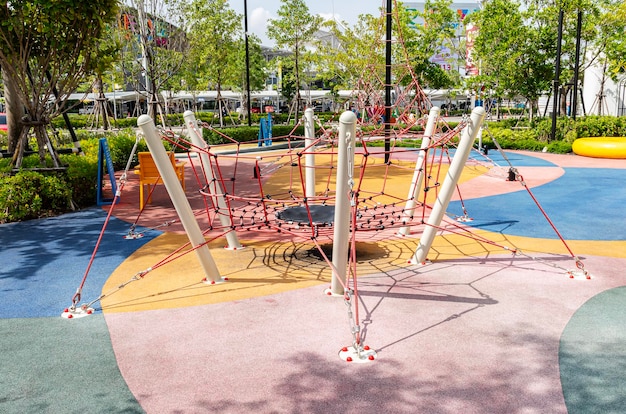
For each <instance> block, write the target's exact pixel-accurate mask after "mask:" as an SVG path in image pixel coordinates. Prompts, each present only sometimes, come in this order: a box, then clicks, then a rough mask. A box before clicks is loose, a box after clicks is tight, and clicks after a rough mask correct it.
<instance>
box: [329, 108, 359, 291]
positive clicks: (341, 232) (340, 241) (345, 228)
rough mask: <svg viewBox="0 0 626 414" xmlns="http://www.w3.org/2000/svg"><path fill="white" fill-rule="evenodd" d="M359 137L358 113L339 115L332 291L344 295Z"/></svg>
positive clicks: (349, 112)
mask: <svg viewBox="0 0 626 414" xmlns="http://www.w3.org/2000/svg"><path fill="white" fill-rule="evenodd" d="M355 137H356V115H355V114H354V113H353V112H352V111H346V112H344V113H343V114H341V116H340V117H339V137H338V141H339V142H338V146H339V149H338V154H337V189H336V191H337V193H336V198H335V221H334V229H333V258H332V263H333V268H334V269H335V271H334V272H333V277H332V280H331V285H330V289H331V293H332V294H333V295H343V293H344V289H343V286H344V285H345V284H346V280H347V278H346V270H347V262H348V242H349V234H350V195H349V192H350V191H351V190H352V186H353V185H354V180H353V178H352V174H353V173H354V142H355Z"/></svg>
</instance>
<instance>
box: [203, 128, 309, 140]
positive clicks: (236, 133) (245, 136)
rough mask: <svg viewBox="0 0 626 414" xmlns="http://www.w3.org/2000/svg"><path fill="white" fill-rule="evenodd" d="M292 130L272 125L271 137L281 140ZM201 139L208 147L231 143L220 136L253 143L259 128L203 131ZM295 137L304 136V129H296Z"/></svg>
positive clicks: (257, 135) (257, 137) (257, 136)
mask: <svg viewBox="0 0 626 414" xmlns="http://www.w3.org/2000/svg"><path fill="white" fill-rule="evenodd" d="M292 130H293V127H292V126H289V125H273V127H272V137H274V139H281V137H286V136H288V135H289V134H290V133H291V131H292ZM202 134H203V138H204V140H205V141H206V142H208V143H209V144H210V145H219V144H228V143H231V142H232V141H230V140H229V139H227V138H225V137H224V136H222V135H221V134H225V135H227V136H228V137H230V138H232V139H233V140H234V141H237V142H254V141H257V140H258V139H259V127H258V126H253V127H237V128H221V129H219V133H218V132H217V131H216V130H214V129H206V128H205V129H203V130H202ZM294 134H295V135H298V136H302V135H304V127H301V126H300V127H298V128H296V131H295V132H294Z"/></svg>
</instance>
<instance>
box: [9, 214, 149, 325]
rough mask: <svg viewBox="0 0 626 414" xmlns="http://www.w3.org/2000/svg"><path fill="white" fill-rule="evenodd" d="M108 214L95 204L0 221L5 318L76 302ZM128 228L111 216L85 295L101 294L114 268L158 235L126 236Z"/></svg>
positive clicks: (56, 310) (50, 313)
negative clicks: (37, 217)
mask: <svg viewBox="0 0 626 414" xmlns="http://www.w3.org/2000/svg"><path fill="white" fill-rule="evenodd" d="M105 218H106V213H105V212H104V211H102V210H101V209H99V208H91V209H87V210H83V211H79V212H76V213H70V214H65V215H63V216H60V217H53V218H48V219H41V220H31V221H27V222H22V223H10V224H5V225H2V226H0V263H2V266H1V267H0V295H1V297H2V300H1V301H0V318H34V317H59V316H60V315H61V312H63V309H65V308H67V307H68V306H70V305H71V304H72V297H73V296H74V293H75V292H76V289H77V288H78V287H79V286H80V283H81V281H82V278H83V275H84V274H85V271H86V269H87V265H88V263H89V259H90V257H91V255H92V252H93V250H94V247H95V245H96V242H97V240H98V235H99V234H100V230H101V229H102V226H103V224H104V221H105ZM129 228H130V224H129V223H126V222H123V221H121V220H118V219H116V218H112V219H111V220H110V221H109V224H108V225H107V229H106V232H105V233H104V237H103V238H102V242H101V245H100V248H99V249H98V252H97V254H96V257H95V261H94V264H93V266H92V267H91V270H90V272H89V274H88V276H87V281H86V282H85V285H84V287H83V300H91V299H95V298H96V297H98V296H99V295H100V293H101V289H102V285H103V284H104V282H105V281H106V280H107V278H108V277H109V275H110V274H111V273H112V272H113V270H114V269H115V268H116V267H117V266H119V264H120V263H122V262H123V261H124V260H126V258H127V257H128V256H129V255H130V254H131V253H132V252H134V251H135V250H137V249H138V248H139V247H141V246H143V245H144V244H145V243H147V242H148V241H150V240H152V239H153V238H154V237H155V236H156V235H158V234H159V233H158V232H156V231H147V232H146V236H145V237H143V238H141V239H134V240H126V239H124V236H125V235H126V234H127V233H128V229H129ZM131 276H132V275H129V278H130V277H131ZM69 286H72V287H73V290H68V287H69Z"/></svg>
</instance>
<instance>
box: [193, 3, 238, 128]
mask: <svg viewBox="0 0 626 414" xmlns="http://www.w3.org/2000/svg"><path fill="white" fill-rule="evenodd" d="M185 16H186V19H187V21H188V22H189V29H188V30H189V42H190V47H191V48H190V50H191V55H192V56H193V57H192V61H193V62H194V63H195V64H196V65H197V69H198V72H197V73H196V76H197V79H198V81H199V82H200V83H201V84H204V85H206V86H209V89H215V90H216V91H217V108H216V109H217V111H218V114H219V120H220V126H224V118H223V115H224V113H226V112H227V107H226V105H225V101H224V99H223V98H222V88H223V87H224V86H225V85H233V84H236V83H237V82H238V81H239V80H240V78H239V73H238V72H237V71H236V70H234V69H235V63H236V61H237V47H239V46H240V45H241V43H238V41H237V40H238V39H240V38H241V16H240V15H238V14H237V13H236V12H235V11H234V10H233V9H231V8H230V6H229V4H228V1H226V0H193V1H191V3H189V4H188V6H187V7H185ZM206 86H205V87H206Z"/></svg>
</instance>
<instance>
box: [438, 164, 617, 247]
mask: <svg viewBox="0 0 626 414" xmlns="http://www.w3.org/2000/svg"><path fill="white" fill-rule="evenodd" d="M616 176H617V177H616ZM624 182H626V170H616V169H603V168H565V174H564V175H563V176H561V177H560V178H558V179H557V180H554V181H552V182H549V183H547V184H544V185H542V186H539V187H535V188H532V189H531V191H532V193H533V194H534V195H535V198H536V199H537V200H538V201H539V204H540V205H541V207H542V208H543V209H544V210H545V212H546V213H547V215H548V217H549V218H550V219H551V220H552V222H553V223H554V224H555V226H556V228H557V229H558V230H559V232H560V233H561V235H562V236H563V237H564V238H565V239H568V240H626V226H625V225H624V223H626V185H623V186H622V185H619V183H624ZM616 183H617V184H618V185H617V186H616ZM511 185H517V184H516V183H511ZM519 188H520V191H516V192H513V193H508V194H502V195H496V196H491V197H483V198H478V199H470V200H465V207H466V209H467V211H468V214H469V216H470V217H472V218H473V219H474V221H473V222H469V223H467V224H469V225H471V226H473V227H477V228H481V229H484V230H488V231H492V232H497V233H506V234H509V235H515V236H524V237H535V238H546V239H557V238H558V236H557V235H556V233H555V232H554V230H553V229H552V227H551V226H550V225H549V224H548V222H547V221H546V219H545V217H544V216H543V214H542V213H541V210H540V209H539V208H538V207H537V205H536V204H535V203H534V201H533V200H532V198H531V197H530V195H529V194H528V192H527V191H526V190H525V189H524V188H523V187H522V186H521V184H519ZM448 212H449V213H450V214H451V215H462V214H463V209H462V205H461V202H459V201H454V202H451V203H450V205H449V207H448Z"/></svg>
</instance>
